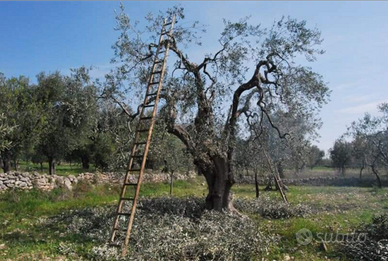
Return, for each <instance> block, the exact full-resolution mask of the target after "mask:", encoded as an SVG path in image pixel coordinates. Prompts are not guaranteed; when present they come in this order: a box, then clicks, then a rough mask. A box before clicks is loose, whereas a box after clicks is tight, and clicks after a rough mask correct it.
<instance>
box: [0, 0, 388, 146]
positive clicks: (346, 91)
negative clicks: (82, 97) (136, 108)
mask: <svg viewBox="0 0 388 261" xmlns="http://www.w3.org/2000/svg"><path fill="white" fill-rule="evenodd" d="M176 3H178V2H160V1H156V2H147V1H142V2H135V1H133V2H124V6H125V7H126V11H127V13H128V14H129V16H130V17H131V18H132V19H134V20H139V21H144V20H143V17H144V16H145V15H146V14H147V13H148V12H156V11H158V10H165V9H166V8H168V7H170V6H172V5H174V4H176ZM180 4H181V5H182V6H183V7H184V8H185V9H186V17H187V19H186V20H187V21H194V20H199V21H201V22H202V23H203V24H207V25H208V28H207V30H208V33H207V34H206V35H205V39H204V41H203V42H204V44H203V47H202V49H200V50H197V49H196V50H194V49H193V50H190V52H189V55H190V56H191V57H195V58H196V57H198V59H200V58H201V55H202V54H203V53H206V52H211V51H214V50H215V48H217V45H216V43H217V41H216V40H217V39H218V35H219V32H220V31H221V29H222V25H223V23H222V19H223V18H227V19H230V20H237V19H239V18H241V17H245V16H247V15H251V16H252V17H251V22H252V23H257V24H258V23H261V24H262V25H263V26H268V25H270V24H271V23H272V22H273V20H274V19H279V18H281V16H282V15H286V16H287V15H290V16H291V17H294V18H298V19H304V20H306V21H307V24H308V25H309V26H311V27H314V26H317V27H318V28H319V29H320V30H321V31H322V36H323V38H324V39H325V41H324V42H323V44H322V48H323V49H324V50H326V53H325V54H324V55H323V56H321V57H319V59H318V61H317V62H315V63H313V64H310V65H311V66H312V67H313V69H314V70H315V71H316V72H318V73H320V74H322V75H323V77H324V79H325V81H326V82H328V84H329V87H330V89H331V90H332V96H331V101H330V102H329V103H328V104H327V105H325V106H324V108H323V109H322V112H321V117H322V120H323V122H324V124H323V127H322V129H321V130H320V131H319V133H320V135H321V138H320V139H319V143H318V144H317V145H318V146H319V147H321V148H322V149H324V150H326V151H327V150H328V149H329V148H330V147H331V146H332V144H333V142H334V140H335V139H336V138H338V137H339V136H340V135H341V134H342V133H343V132H344V131H345V130H346V126H348V125H349V124H350V123H351V122H352V121H353V120H355V119H357V118H360V117H362V116H363V114H364V112H367V111H368V112H370V113H372V114H376V113H377V109H376V106H377V105H378V104H379V103H381V102H388V92H387V87H388V26H387V25H388V15H387V13H388V2H305V1H302V2H241V1H239V2H202V1H201V2H194V1H193V2H180ZM114 9H119V2H0V17H1V20H0V32H1V37H0V72H3V73H5V74H6V76H7V77H10V76H18V75H26V76H28V77H30V78H31V80H32V81H35V75H36V74H38V73H39V72H41V71H47V72H49V71H51V72H52V71H55V70H60V71H62V72H64V73H66V72H68V71H69V68H75V67H79V66H81V65H86V66H90V65H94V66H97V67H98V69H96V70H95V71H94V72H93V74H94V76H95V77H101V76H103V75H104V73H105V72H107V71H108V70H109V68H110V64H109V61H110V59H111V58H112V56H113V51H112V50H111V48H110V46H111V45H112V44H113V43H114V41H115V40H116V38H117V32H115V31H114V30H113V27H114V26H115V20H114Z"/></svg>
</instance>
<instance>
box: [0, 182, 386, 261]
mask: <svg viewBox="0 0 388 261" xmlns="http://www.w3.org/2000/svg"><path fill="white" fill-rule="evenodd" d="M119 189H120V188H119V187H118V186H111V185H107V184H106V185H90V184H86V183H80V184H79V185H77V186H76V187H75V188H74V189H73V191H68V190H65V189H55V190H53V191H51V192H42V191H37V190H31V191H28V192H25V191H9V192H6V193H3V194H0V260H45V259H46V260H47V259H49V260H50V259H53V260H59V259H61V258H62V259H66V258H67V259H69V260H72V259H77V258H79V256H83V254H84V253H86V251H87V250H88V249H90V248H91V247H92V246H93V242H90V241H87V240H84V239H83V238H79V237H76V236H75V235H64V232H65V231H66V225H67V224H66V222H63V223H58V224H56V226H54V227H44V225H42V222H41V221H42V220H43V219H45V218H47V217H49V216H54V215H56V214H59V213H62V212H70V211H73V210H76V209H83V208H86V207H95V206H107V205H115V204H117V198H118V193H119ZM261 189H262V187H261ZM206 191H207V188H206V186H205V184H204V180H203V179H201V178H197V179H194V180H190V181H176V182H175V183H174V196H175V197H185V196H190V195H194V196H198V197H201V198H204V195H205V194H206ZM233 192H234V195H235V197H236V198H239V197H241V198H252V199H253V198H254V196H255V191H254V187H253V186H252V185H235V186H234V187H233ZM168 194H169V184H165V183H158V184H155V183H154V184H149V183H145V184H144V185H143V186H142V188H141V195H142V196H143V197H160V196H166V195H168ZM261 194H262V195H263V194H269V195H270V197H271V198H273V199H277V200H279V201H280V200H281V198H280V195H279V193H278V192H276V191H273V192H263V191H261ZM287 195H288V198H289V201H290V203H291V204H299V203H302V204H306V205H309V206H310V207H311V208H313V209H314V210H316V212H314V213H315V214H313V215H312V216H309V217H307V218H299V217H298V218H290V219H279V220H269V219H265V218H263V217H261V216H258V215H251V216H250V217H251V218H252V219H253V220H255V222H256V223H257V226H258V227H259V229H260V230H261V231H262V232H263V233H267V234H272V235H275V234H276V235H278V236H279V237H280V244H278V245H276V246H273V247H272V248H270V249H269V253H268V256H266V257H265V258H266V259H265V260H285V259H287V258H288V257H290V258H293V259H294V260H327V259H326V258H328V259H331V260H342V259H344V257H343V256H342V255H341V254H339V253H338V250H337V246H336V245H335V244H328V251H327V252H326V251H323V250H321V248H320V245H319V243H317V242H315V243H313V244H309V245H307V246H299V245H298V243H297V241H296V237H295V234H296V233H297V232H298V231H299V230H300V229H301V228H308V229H310V230H311V231H312V233H313V234H314V235H316V234H317V233H325V232H326V233H333V232H338V231H339V232H343V233H346V232H349V231H352V229H353V228H354V227H356V226H358V225H359V224H361V223H363V222H370V221H371V218H372V217H373V215H376V214H380V213H387V212H388V189H373V188H354V187H308V186H303V187H296V186H291V187H290V190H289V191H288V193H287ZM63 242H67V243H71V244H74V246H75V248H76V249H77V254H78V257H72V256H66V249H64V246H63ZM259 260H261V259H259Z"/></svg>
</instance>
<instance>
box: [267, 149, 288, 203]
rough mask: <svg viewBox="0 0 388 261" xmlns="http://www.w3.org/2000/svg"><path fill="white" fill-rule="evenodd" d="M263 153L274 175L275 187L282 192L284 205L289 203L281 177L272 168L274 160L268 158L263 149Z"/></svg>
mask: <svg viewBox="0 0 388 261" xmlns="http://www.w3.org/2000/svg"><path fill="white" fill-rule="evenodd" d="M263 152H264V155H265V158H266V159H267V163H268V166H269V168H270V170H271V172H272V173H273V177H274V179H275V186H276V187H277V188H278V189H279V192H280V195H281V197H282V199H283V201H284V203H288V199H287V197H286V194H285V193H284V191H283V186H282V184H281V182H280V177H279V173H278V171H277V170H276V169H274V168H273V167H272V166H273V165H272V164H273V163H272V160H271V159H270V157H269V156H268V154H267V152H266V151H265V149H263Z"/></svg>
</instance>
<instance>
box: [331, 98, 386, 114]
mask: <svg viewBox="0 0 388 261" xmlns="http://www.w3.org/2000/svg"><path fill="white" fill-rule="evenodd" d="M383 102H388V100H380V101H375V102H370V103H366V104H361V105H357V106H352V107H348V108H344V109H340V110H338V112H340V113H345V114H360V113H365V112H369V113H376V112H378V108H377V105H379V104H381V103H383Z"/></svg>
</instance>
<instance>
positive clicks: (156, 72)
mask: <svg viewBox="0 0 388 261" xmlns="http://www.w3.org/2000/svg"><path fill="white" fill-rule="evenodd" d="M158 73H162V71H155V72H153V73H152V74H158Z"/></svg>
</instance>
